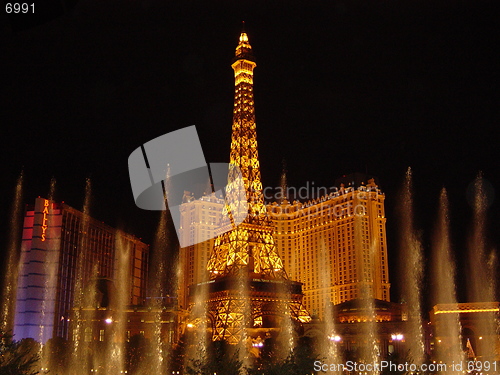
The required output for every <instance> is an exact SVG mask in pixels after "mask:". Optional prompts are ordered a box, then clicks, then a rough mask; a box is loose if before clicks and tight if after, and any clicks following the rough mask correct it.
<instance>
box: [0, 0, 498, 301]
mask: <svg viewBox="0 0 500 375" xmlns="http://www.w3.org/2000/svg"><path fill="white" fill-rule="evenodd" d="M38 3H39V2H37V4H38ZM53 3H54V4H52V5H51V6H52V8H49V6H48V5H46V7H45V9H44V4H50V1H46V2H43V3H40V4H39V5H37V10H39V13H38V17H37V19H35V20H31V19H28V18H25V19H21V18H20V17H22V16H18V17H17V18H5V19H0V22H1V21H4V24H3V28H0V31H1V32H2V34H1V36H0V56H1V58H0V77H1V78H0V79H1V80H0V108H1V110H0V113H1V115H0V116H1V122H2V124H3V128H2V139H3V145H2V147H1V151H0V153H1V176H2V180H1V185H0V186H1V189H2V190H1V194H2V200H1V206H0V209H1V211H0V213H1V215H0V224H1V225H2V228H5V227H6V225H7V223H8V216H9V207H10V203H11V199H12V196H13V190H14V185H15V181H16V179H17V177H18V175H19V173H20V171H21V170H23V171H24V174H25V202H26V203H31V202H33V199H34V198H35V197H36V196H38V195H42V196H46V195H47V193H48V190H49V183H50V179H51V177H55V178H56V180H57V192H56V198H57V199H58V200H64V201H66V202H67V203H68V204H69V205H71V206H73V207H75V208H81V205H82V202H83V192H84V185H85V178H87V177H90V178H91V179H92V185H93V206H92V208H91V212H92V214H93V216H96V217H97V218H99V219H101V220H103V221H105V222H106V223H108V224H110V225H113V226H120V227H123V228H125V229H127V230H129V231H131V232H133V233H135V234H136V235H138V236H139V237H142V238H144V239H145V240H146V241H147V242H151V239H152V237H153V231H154V227H155V225H156V220H157V218H158V214H157V213H154V212H146V211H142V210H140V209H138V208H136V207H135V205H134V202H133V197H132V193H131V189H130V184H129V180H128V171H127V158H128V155H129V154H130V153H131V152H132V151H133V150H134V149H135V148H137V147H138V146H140V145H141V144H143V143H144V142H147V141H148V140H150V139H152V138H155V137H157V136H160V135H162V134H165V133H167V132H169V131H172V130H176V129H179V128H182V127H185V126H189V125H193V124H194V125H196V126H197V129H198V133H199V135H200V139H201V142H202V145H203V148H204V152H205V157H206V159H207V161H209V162H221V161H227V160H228V159H229V145H230V132H231V115H232V95H233V75H232V69H231V68H230V63H231V59H232V57H233V55H234V49H235V47H236V44H237V39H238V36H239V32H240V30H241V21H242V20H244V21H246V30H247V32H248V35H249V38H250V42H251V44H252V46H253V49H254V54H255V56H256V59H257V68H256V70H255V95H256V97H255V102H256V114H257V129H258V141H259V153H260V161H261V167H262V175H263V183H264V185H265V186H276V185H277V184H279V175H280V172H281V164H282V159H283V158H285V160H286V163H287V168H288V181H289V185H290V186H296V187H300V186H304V185H305V184H306V183H307V182H308V181H309V183H311V182H312V181H314V184H315V186H331V185H332V184H333V182H334V180H335V179H336V178H338V177H340V176H341V175H343V174H348V173H351V172H355V171H360V172H368V173H371V174H374V175H376V176H378V177H379V181H380V185H381V187H382V189H383V190H384V191H385V192H386V194H387V198H386V203H387V204H386V211H387V217H388V230H389V253H390V257H391V259H396V257H397V252H398V246H397V240H396V239H397V236H396V228H397V217H396V216H395V202H396V197H397V192H398V190H399V189H400V188H401V183H402V180H403V177H404V173H405V171H406V169H407V168H408V167H409V166H411V167H412V169H413V174H414V187H415V204H416V224H417V226H418V228H419V229H420V230H422V235H423V240H424V245H425V248H426V249H428V248H429V241H430V234H431V232H432V225H433V221H434V220H435V216H436V215H435V213H436V210H437V200H438V197H439V191H440V189H441V188H442V187H443V186H444V187H446V188H447V189H448V190H449V195H450V200H451V210H452V211H451V223H452V226H453V233H454V237H453V239H454V244H455V247H456V249H457V257H459V258H461V257H462V254H463V252H462V251H463V249H464V247H465V245H464V244H465V240H466V233H467V230H468V228H469V227H470V222H471V210H470V206H469V204H468V202H467V194H466V192H467V188H468V186H469V184H470V183H471V182H472V181H473V180H474V178H475V176H476V175H477V173H478V172H479V171H482V172H483V175H484V177H485V178H486V179H487V180H488V181H489V182H490V183H491V185H492V188H493V190H494V191H496V193H497V196H498V195H500V190H499V188H500V176H499V166H500V162H499V160H498V151H497V150H498V144H499V140H500V139H499V138H500V137H499V135H498V133H499V132H498V130H497V128H498V126H499V120H500V115H499V104H500V102H499V99H500V95H499V90H498V87H499V81H500V77H499V61H500V59H499V57H500V56H499V52H498V50H499V48H498V46H499V45H500V33H499V26H498V19H499V17H498V15H499V13H498V12H497V10H496V8H495V6H494V5H495V4H494V3H495V2H494V1H484V0H463V1H458V0H457V1H427V0H421V1H401V0H400V1H397V0H395V1H380V0H371V1H359V0H353V1H350V0H346V1H344V0H333V1H307V2H300V3H299V2H282V1H273V2H269V1H246V2H241V1H236V2H235V1H215V2H211V1H210V2H203V3H202V2H194V1H183V2H176V3H174V2H170V1H158V0H149V1H148V0H145V1H130V0H120V1H117V0H108V1H96V0H81V1H78V2H76V1H64V0H62V1H60V2H56V1H54V2H53ZM181 3H182V5H180V4H181ZM62 5H64V6H65V7H64V9H63V7H62ZM5 22H7V23H5ZM9 22H10V24H8V23H9ZM489 215H490V217H489V224H490V227H489V233H490V234H489V239H490V241H491V244H492V246H498V244H500V241H499V239H500V236H499V235H498V228H499V227H500V215H499V203H498V197H497V199H495V200H493V203H492V205H491V206H490V210H489ZM2 233H3V232H2ZM3 238H4V239H5V236H4V237H3ZM4 242H6V240H5V241H3V242H2V243H4ZM394 264H395V262H393V265H394ZM397 274H398V272H397V269H396V268H395V266H393V267H392V268H391V279H392V280H391V281H392V282H393V284H397ZM394 291H395V293H394V294H397V285H395V289H394ZM393 298H394V299H397V298H398V296H397V295H394V296H393Z"/></svg>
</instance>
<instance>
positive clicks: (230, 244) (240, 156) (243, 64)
mask: <svg viewBox="0 0 500 375" xmlns="http://www.w3.org/2000/svg"><path fill="white" fill-rule="evenodd" d="M254 60H255V59H254V57H253V54H252V47H251V46H250V43H249V41H248V36H247V34H246V33H245V32H242V33H241V35H240V39H239V43H238V46H237V47H236V53H235V58H234V62H233V64H232V65H231V67H232V68H233V70H234V79H235V90H234V109H233V128H232V136H231V152H230V163H231V164H232V165H235V166H237V167H238V168H239V170H240V171H241V175H242V178H243V181H244V185H245V191H246V197H245V196H243V197H242V196H241V194H239V191H238V190H237V189H234V190H233V189H232V186H231V184H229V185H228V189H227V191H226V193H227V195H228V196H229V197H230V198H231V199H227V201H230V202H238V200H239V199H240V200H241V199H245V200H246V201H247V202H248V216H247V217H246V218H245V220H244V221H243V223H241V224H240V225H239V226H238V227H236V228H235V229H233V230H232V231H229V232H226V233H223V234H221V235H220V236H219V237H218V238H217V239H216V241H215V247H214V251H213V253H212V257H211V259H210V261H209V264H208V270H209V272H210V278H211V279H214V278H216V277H219V276H221V275H226V274H231V273H233V274H237V273H239V272H241V271H245V272H250V273H255V274H260V275H272V276H273V277H279V278H283V279H287V278H288V277H287V276H286V273H285V271H284V269H283V263H282V261H281V259H280V258H279V256H278V254H277V252H276V246H275V244H274V238H273V231H274V227H273V226H272V225H271V221H270V219H269V218H268V216H267V211H266V206H265V204H264V195H263V192H262V182H261V177H260V166H259V156H258V151H257V131H256V125H255V107H254V95H253V70H254V68H255V67H256V66H257V64H256V63H255V61H254ZM230 180H231V178H230ZM232 204H234V203H232ZM236 204H238V203H236ZM224 210H225V213H229V216H230V215H231V212H236V210H235V208H234V207H232V206H226V207H225V208H224Z"/></svg>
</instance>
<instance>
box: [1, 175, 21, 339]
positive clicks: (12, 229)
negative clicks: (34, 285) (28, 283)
mask: <svg viewBox="0 0 500 375" xmlns="http://www.w3.org/2000/svg"><path fill="white" fill-rule="evenodd" d="M23 181H24V176H23V173H22V172H21V174H20V175H19V177H18V179H17V183H16V188H15V193H14V199H13V203H12V209H11V214H10V222H9V238H8V243H7V246H8V248H7V259H6V260H7V262H6V264H5V268H4V275H5V278H4V281H3V291H2V298H1V300H0V301H1V303H2V310H1V316H0V330H1V331H2V332H9V331H11V330H12V328H13V325H14V309H15V303H16V293H17V272H18V264H19V249H20V247H21V229H22V214H23V207H22V194H23Z"/></svg>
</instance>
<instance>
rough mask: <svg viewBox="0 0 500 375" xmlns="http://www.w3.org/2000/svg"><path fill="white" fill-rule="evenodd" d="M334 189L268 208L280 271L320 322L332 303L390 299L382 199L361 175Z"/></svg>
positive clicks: (338, 183)
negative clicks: (293, 283)
mask: <svg viewBox="0 0 500 375" xmlns="http://www.w3.org/2000/svg"><path fill="white" fill-rule="evenodd" d="M336 185H337V186H338V187H335V188H333V189H330V190H331V192H330V193H328V194H325V195H323V196H322V197H320V198H317V199H314V200H310V201H308V202H299V201H297V200H296V201H294V202H293V203H290V202H289V201H288V200H286V199H285V200H283V201H282V202H281V203H280V204H278V203H276V202H274V203H272V204H271V205H268V211H269V214H270V216H271V218H272V220H273V222H274V224H275V226H276V229H277V230H276V233H275V240H276V245H277V247H278V253H279V255H280V257H281V259H282V261H283V264H284V267H285V269H286V270H287V272H288V274H289V275H290V277H291V278H292V279H294V280H297V281H300V282H302V283H303V284H304V303H305V306H306V307H307V308H308V309H309V312H310V313H311V315H313V316H318V317H319V318H320V319H323V318H324V312H325V308H326V306H327V305H328V304H329V303H332V302H333V304H334V305H337V304H340V303H343V302H346V301H350V300H353V299H359V298H375V299H379V300H383V301H389V300H390V294H389V289H390V284H389V271H388V260H387V241H386V232H385V223H386V218H385V211H384V199H385V195H384V193H383V192H382V191H381V190H380V188H379V187H378V185H377V184H376V183H375V179H374V178H369V177H367V176H364V175H361V174H353V175H350V176H347V177H344V178H342V179H339V180H338V181H337V184H336Z"/></svg>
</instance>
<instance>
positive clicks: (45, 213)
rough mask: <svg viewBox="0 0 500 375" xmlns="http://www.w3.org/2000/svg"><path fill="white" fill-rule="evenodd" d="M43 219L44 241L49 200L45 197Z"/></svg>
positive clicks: (44, 238) (43, 239) (43, 238)
mask: <svg viewBox="0 0 500 375" xmlns="http://www.w3.org/2000/svg"><path fill="white" fill-rule="evenodd" d="M42 213H43V220H42V241H45V240H46V239H47V238H46V232H47V228H48V225H47V223H48V221H49V217H48V215H49V200H48V199H45V200H44V202H43V211H42Z"/></svg>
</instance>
